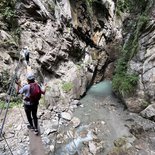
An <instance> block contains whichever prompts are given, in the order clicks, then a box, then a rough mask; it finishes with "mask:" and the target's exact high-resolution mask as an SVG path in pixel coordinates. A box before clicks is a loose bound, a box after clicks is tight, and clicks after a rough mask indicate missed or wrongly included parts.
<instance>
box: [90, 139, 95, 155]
mask: <svg viewBox="0 0 155 155" xmlns="http://www.w3.org/2000/svg"><path fill="white" fill-rule="evenodd" d="M89 151H90V153H92V154H93V155H95V154H96V152H97V148H96V145H95V143H94V142H93V141H92V142H89Z"/></svg>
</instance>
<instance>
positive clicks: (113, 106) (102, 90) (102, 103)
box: [74, 81, 132, 155]
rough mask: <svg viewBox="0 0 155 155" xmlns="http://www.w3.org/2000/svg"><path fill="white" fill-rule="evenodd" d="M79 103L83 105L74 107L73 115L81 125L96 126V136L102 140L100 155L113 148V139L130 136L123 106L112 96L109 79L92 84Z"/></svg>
mask: <svg viewBox="0 0 155 155" xmlns="http://www.w3.org/2000/svg"><path fill="white" fill-rule="evenodd" d="M81 103H82V105H83V107H80V108H78V109H76V110H75V113H74V116H76V117H78V118H80V120H81V125H83V126H87V125H88V126H89V125H91V126H93V124H94V127H95V126H96V128H97V129H96V130H97V136H98V138H99V139H101V140H103V141H104V148H105V149H104V152H102V153H101V154H102V155H104V154H105V155H106V154H107V152H108V151H109V150H110V149H111V148H113V146H114V141H115V140H118V139H119V138H122V137H130V136H131V134H130V133H129V129H128V128H127V127H126V126H125V123H126V122H125V120H124V118H125V112H124V106H123V105H122V104H121V103H119V102H118V100H117V99H116V98H115V97H114V96H113V94H112V84H111V81H103V82H101V83H99V84H96V85H94V86H92V87H91V89H90V90H89V91H88V92H87V95H86V96H85V97H84V98H83V99H81ZM97 124H100V126H97ZM131 137H132V136H131Z"/></svg>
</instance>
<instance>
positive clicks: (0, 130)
mask: <svg viewBox="0 0 155 155" xmlns="http://www.w3.org/2000/svg"><path fill="white" fill-rule="evenodd" d="M20 60H21V56H20V57H19V60H18V64H17V66H16V68H15V74H14V76H13V77H12V79H11V82H10V86H9V89H8V91H7V94H8V96H7V97H6V101H5V103H6V104H7V106H6V111H5V114H4V118H3V121H2V125H1V128H0V136H1V135H2V133H3V128H4V124H5V120H6V116H7V113H8V110H9V105H10V101H11V96H12V94H13V92H14V84H15V80H16V78H17V72H18V69H19V67H20Z"/></svg>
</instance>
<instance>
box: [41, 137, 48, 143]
mask: <svg viewBox="0 0 155 155" xmlns="http://www.w3.org/2000/svg"><path fill="white" fill-rule="evenodd" d="M42 141H43V143H44V144H45V145H49V144H50V139H49V138H48V137H43V138H42Z"/></svg>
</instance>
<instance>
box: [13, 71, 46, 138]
mask: <svg viewBox="0 0 155 155" xmlns="http://www.w3.org/2000/svg"><path fill="white" fill-rule="evenodd" d="M27 82H28V84H26V85H24V86H23V87H21V81H17V82H16V84H17V85H18V87H17V92H18V93H19V94H24V109H25V113H26V116H27V119H28V122H29V125H27V127H28V129H32V130H34V132H35V134H36V135H37V134H38V133H39V132H38V118H37V110H38V104H39V99H40V97H41V94H45V91H46V86H45V89H44V90H41V87H40V86H39V85H38V84H37V83H36V82H35V76H34V74H33V73H29V74H28V75H27ZM32 91H33V93H32ZM36 92H37V93H36ZM32 94H33V96H32ZM32 118H33V119H32Z"/></svg>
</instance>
